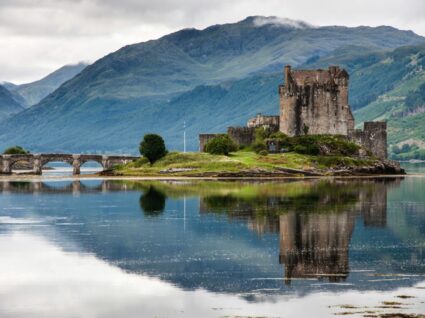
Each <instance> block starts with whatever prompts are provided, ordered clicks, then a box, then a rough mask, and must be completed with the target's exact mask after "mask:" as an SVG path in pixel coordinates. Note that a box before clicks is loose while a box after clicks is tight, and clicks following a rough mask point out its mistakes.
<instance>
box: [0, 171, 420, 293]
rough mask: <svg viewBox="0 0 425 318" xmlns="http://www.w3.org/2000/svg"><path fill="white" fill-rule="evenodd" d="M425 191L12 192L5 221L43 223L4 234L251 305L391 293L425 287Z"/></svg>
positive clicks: (74, 186)
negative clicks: (349, 292)
mask: <svg viewBox="0 0 425 318" xmlns="http://www.w3.org/2000/svg"><path fill="white" fill-rule="evenodd" d="M424 184H425V182H424V179H421V178H415V179H413V178H412V179H408V180H401V179H388V178H385V179H381V180H380V179H369V180H361V179H357V180H308V181H293V182H275V183H270V182H268V183H249V182H236V183H235V182H129V181H104V180H98V181H77V180H74V181H72V182H66V181H64V182H47V183H46V182H31V183H25V182H24V183H22V182H4V183H0V191H1V192H2V194H4V195H3V196H0V201H1V202H0V206H1V209H0V213H1V216H2V217H8V218H9V219H12V220H13V219H14V220H16V219H17V218H20V217H22V218H27V219H28V218H31V220H38V223H37V224H36V225H37V226H35V225H34V224H33V223H31V224H20V225H19V226H12V225H11V224H12V223H10V220H9V223H7V224H6V222H1V220H0V234H1V233H11V231H16V230H19V231H22V232H24V233H26V234H28V233H32V234H36V235H41V236H42V237H45V238H47V239H48V240H50V241H52V242H54V243H55V244H57V245H58V246H60V247H61V248H64V249H66V250H68V251H71V252H77V253H81V252H83V253H90V254H92V255H95V256H96V257H98V258H99V259H102V260H104V261H106V262H107V263H108V264H112V265H113V266H117V267H119V268H121V269H123V270H125V271H127V272H130V273H136V274H141V273H143V274H144V275H148V276H151V277H158V278H160V279H161V280H162V281H168V282H171V283H172V284H174V285H176V286H178V287H180V288H184V289H188V290H196V289H198V288H204V289H206V290H208V291H212V292H225V293H233V294H238V295H242V296H243V297H245V299H247V300H256V301H257V300H258V298H256V297H254V298H253V295H258V294H268V295H270V294H281V293H293V292H294V291H295V292H296V293H297V294H299V295H303V294H309V293H314V292H317V291H328V290H332V291H338V290H344V288H345V289H346V288H347V286H349V288H354V289H356V290H388V289H394V288H397V287H400V286H411V285H413V284H414V283H417V282H420V281H421V280H423V275H424V273H425V270H424V269H425V264H424V263H425V262H424V254H425V253H423V248H424V245H423V242H424V241H425V220H424V218H423V213H424V203H425V202H424V201H425V199H424V198H423V190H424ZM69 194H72V195H69ZM75 194H79V195H78V196H75ZM16 209H21V210H22V213H21V212H19V213H17V212H16ZM140 211H142V213H140ZM1 223H3V224H1ZM15 225H16V224H15ZM41 225H44V226H41ZM327 283H331V284H327Z"/></svg>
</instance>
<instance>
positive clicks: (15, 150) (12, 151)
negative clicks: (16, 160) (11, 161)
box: [3, 146, 30, 155]
mask: <svg viewBox="0 0 425 318" xmlns="http://www.w3.org/2000/svg"><path fill="white" fill-rule="evenodd" d="M29 153H30V152H29V151H28V150H25V149H24V148H22V147H21V146H15V147H10V148H7V149H6V150H5V151H4V152H3V154H5V155H26V154H29Z"/></svg>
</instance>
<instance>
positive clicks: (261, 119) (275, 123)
mask: <svg viewBox="0 0 425 318" xmlns="http://www.w3.org/2000/svg"><path fill="white" fill-rule="evenodd" d="M279 121H280V116H267V115H261V114H257V116H255V117H254V118H251V119H249V120H248V122H247V127H250V128H257V127H266V128H271V129H272V130H273V131H278V130H279Z"/></svg>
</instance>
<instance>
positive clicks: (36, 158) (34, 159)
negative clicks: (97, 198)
mask: <svg viewBox="0 0 425 318" xmlns="http://www.w3.org/2000/svg"><path fill="white" fill-rule="evenodd" d="M138 158H139V157H134V156H115V155H114V156H107V155H90V154H21V155H0V168H1V171H0V172H1V173H2V174H11V173H12V170H13V167H14V166H15V165H16V164H18V163H21V164H22V163H24V164H25V165H27V166H30V167H32V173H33V174H36V175H41V174H42V170H43V166H45V165H46V164H47V163H49V162H65V163H68V164H70V165H71V166H72V174H73V175H79V174H80V173H81V166H82V165H83V164H84V163H86V162H88V161H94V162H97V163H99V164H100V165H102V168H103V170H104V171H105V170H109V169H111V168H112V167H113V166H115V165H121V164H126V163H128V162H131V161H134V160H136V159H138Z"/></svg>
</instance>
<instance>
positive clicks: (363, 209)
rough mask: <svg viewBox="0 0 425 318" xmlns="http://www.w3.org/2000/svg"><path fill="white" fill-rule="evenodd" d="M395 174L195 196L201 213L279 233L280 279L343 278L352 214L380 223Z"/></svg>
mask: <svg viewBox="0 0 425 318" xmlns="http://www.w3.org/2000/svg"><path fill="white" fill-rule="evenodd" d="M399 183H400V180H399V179H382V180H373V181H372V180H369V181H368V180H362V181H356V182H353V181H349V182H348V181H347V182H345V181H329V182H309V183H305V184H304V187H305V191H300V193H296V194H289V195H288V194H284V193H282V195H281V196H271V197H267V196H264V197H262V196H258V197H256V198H254V199H253V198H250V199H248V200H247V199H246V198H238V197H236V196H231V195H230V196H229V195H228V196H225V197H221V198H220V197H219V196H212V197H211V196H210V197H208V196H207V197H204V198H203V199H202V200H201V207H200V211H201V212H202V213H211V212H214V213H221V211H222V210H227V212H228V213H227V215H228V216H229V217H230V218H240V219H245V220H246V222H247V224H248V227H249V228H250V229H252V230H253V231H255V232H257V233H258V234H259V235H263V234H264V233H266V232H274V233H279V245H280V246H279V263H280V264H283V265H284V267H285V274H284V275H285V283H286V284H290V283H291V280H293V279H300V278H303V279H305V278H317V279H327V280H328V281H329V282H332V283H335V282H342V281H345V280H346V278H347V277H348V274H349V246H350V240H351V236H352V233H353V231H354V227H355V222H356V219H358V218H362V219H363V223H364V225H365V226H366V227H385V226H386V216H387V191H388V189H389V187H394V186H398V185H399Z"/></svg>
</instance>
